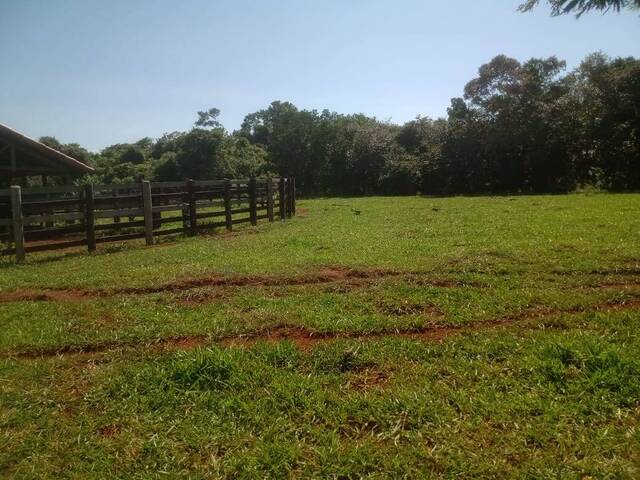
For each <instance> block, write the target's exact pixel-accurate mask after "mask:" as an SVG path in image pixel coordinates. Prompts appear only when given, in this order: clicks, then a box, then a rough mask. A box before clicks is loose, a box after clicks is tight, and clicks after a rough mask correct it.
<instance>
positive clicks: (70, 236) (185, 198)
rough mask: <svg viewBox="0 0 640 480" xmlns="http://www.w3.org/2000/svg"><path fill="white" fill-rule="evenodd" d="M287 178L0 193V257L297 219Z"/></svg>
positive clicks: (291, 184) (17, 189) (291, 183)
mask: <svg viewBox="0 0 640 480" xmlns="http://www.w3.org/2000/svg"><path fill="white" fill-rule="evenodd" d="M295 197H296V193H295V180H294V179H293V178H266V179H265V178H260V179H256V178H251V179H241V180H212V181H194V180H189V181H187V182H154V183H151V182H147V181H143V182H141V183H136V184H129V185H86V186H84V187H76V186H64V187H42V188H21V187H18V186H12V187H11V188H10V189H6V190H0V248H2V247H1V244H6V247H8V248H4V249H0V255H15V256H16V258H17V260H18V261H23V260H24V258H25V255H26V254H27V253H30V252H40V251H45V250H57V249H62V248H70V247H78V246H86V247H87V248H88V250H89V251H90V252H91V251H94V250H95V249H96V245H97V244H99V243H106V242H117V241H118V242H119V241H124V240H130V239H135V238H145V239H146V243H147V245H152V244H153V243H154V237H157V236H160V235H172V234H178V233H187V234H189V235H196V234H197V233H198V231H200V230H205V229H207V230H208V229H212V228H217V227H224V228H226V229H227V230H232V229H233V225H237V224H240V223H245V222H246V223H251V224H252V225H256V224H257V222H258V220H262V219H267V220H269V221H270V222H272V221H274V219H275V218H276V217H277V218H279V219H280V220H284V219H286V218H289V217H291V216H292V215H295V209H296V207H295V205H296V202H295Z"/></svg>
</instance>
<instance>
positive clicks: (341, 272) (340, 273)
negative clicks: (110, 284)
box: [0, 265, 487, 304]
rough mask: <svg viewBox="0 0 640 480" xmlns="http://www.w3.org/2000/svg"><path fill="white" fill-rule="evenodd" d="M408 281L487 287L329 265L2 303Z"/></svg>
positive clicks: (31, 293)
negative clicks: (293, 271) (297, 271)
mask: <svg viewBox="0 0 640 480" xmlns="http://www.w3.org/2000/svg"><path fill="white" fill-rule="evenodd" d="M393 277H398V278H405V279H408V280H409V281H413V282H416V283H418V284H420V285H423V286H432V287H441V288H458V287H474V288H484V287H486V286H487V285H484V284H481V283H479V282H466V281H460V280H454V279H450V278H442V277H435V276H434V277H433V278H429V277H427V274H426V273H424V272H406V271H400V270H385V269H355V268H348V267H342V266H336V265H332V266H327V267H324V268H321V269H319V270H318V271H317V272H313V273H307V274H300V275H294V276H259V275H245V276H221V275H213V276H207V277H201V278H187V279H184V280H178V281H175V282H171V283H166V284H162V285H158V286H153V287H125V288H116V289H81V288H43V289H34V288H27V289H18V290H14V291H11V292H5V293H0V304H1V303H14V302H80V301H83V300H89V299H95V298H105V297H112V296H117V295H150V294H154V293H169V294H170V293H179V292H183V291H187V290H193V289H196V288H201V287H220V288H224V287H289V286H304V285H318V284H329V283H340V282H342V283H351V284H353V285H354V286H357V284H358V283H359V282H368V281H375V280H379V279H384V278H393Z"/></svg>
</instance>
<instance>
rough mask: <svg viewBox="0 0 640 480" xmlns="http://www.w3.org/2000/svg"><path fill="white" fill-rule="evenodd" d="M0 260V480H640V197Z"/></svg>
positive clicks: (473, 201)
mask: <svg viewBox="0 0 640 480" xmlns="http://www.w3.org/2000/svg"><path fill="white" fill-rule="evenodd" d="M2 262H3V263H2V264H0V477H3V478H56V479H57V478H165V477H166V478H172V477H189V478H204V477H228V478H305V477H318V478H361V477H370V478H402V477H407V478H449V477H459V476H461V477H465V478H482V477H485V478H496V477H498V478H506V477H529V478H550V477H553V478H591V477H592V478H602V477H610V478H638V477H639V476H640V336H639V334H638V332H639V329H640V195H609V194H591V195H585V194H575V195H567V196H518V197H493V198H487V197H483V198H419V197H410V198H407V197H403V198H385V197H377V198H357V199H356V198H342V199H337V198H334V199H319V200H307V201H300V202H299V205H298V216H297V217H296V218H294V219H292V220H291V221H288V222H283V223H280V222H278V223H273V224H267V223H262V224H260V225H259V226H258V227H247V228H243V229H241V230H238V231H237V232H233V233H220V234H217V235H211V236H203V237H194V238H180V239H176V240H172V241H167V240H164V241H163V243H162V244H161V245H160V246H156V247H153V248H146V247H144V246H143V245H142V243H141V242H130V243H127V244H124V245H112V246H108V247H102V248H100V249H99V251H98V252H97V253H96V254H92V255H88V254H86V253H85V252H83V251H82V252H80V251H78V252H69V253H66V254H61V253H56V254H50V255H32V256H30V257H29V258H28V261H27V263H26V264H24V265H15V264H13V263H12V262H11V261H9V260H7V259H4V260H2Z"/></svg>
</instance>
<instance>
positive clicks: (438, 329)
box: [0, 298, 640, 358]
mask: <svg viewBox="0 0 640 480" xmlns="http://www.w3.org/2000/svg"><path fill="white" fill-rule="evenodd" d="M636 308H640V298H634V299H631V300H627V301H608V302H603V303H602V304H599V305H595V306H591V307H589V308H583V307H574V308H567V309H553V308H549V307H544V306H537V307H532V308H530V309H528V310H525V311H523V312H520V313H518V314H516V315H508V316H504V317H499V318H496V319H493V320H486V321H476V322H469V323H467V324H464V325H438V324H433V323H431V324H427V325H425V326H423V327H415V328H409V329H405V330H398V329H395V330H383V331H377V332H371V333H358V332H315V331H313V330H309V329H306V328H303V327H296V326H291V325H279V326H275V327H270V328H266V329H264V330H260V331H256V332H249V333H247V334H243V335H233V336H226V337H220V338H209V337H208V336H206V335H192V336H178V337H168V338H161V339H158V340H155V341H147V342H142V341H132V342H116V341H113V342H102V343H97V344H89V345H67V346H63V347H59V348H54V349H36V350H30V351H22V352H0V358H8V357H17V358H38V357H52V356H57V355H63V354H71V353H97V352H104V351H108V350H114V349H118V348H133V347H138V348H140V347H143V348H144V347H147V348H149V347H161V348H162V349H167V350H173V349H181V350H188V349H191V348H197V347H201V346H206V345H216V344H217V345H221V346H228V347H230V346H232V347H251V346H253V345H255V344H256V343H259V342H267V343H277V342H281V341H285V340H286V341H290V342H292V343H294V344H295V345H296V346H297V347H298V348H299V349H300V350H303V351H308V350H310V349H311V348H313V347H314V346H315V345H317V344H319V343H324V342H329V341H334V340H340V339H356V340H363V341H370V340H378V339H381V338H385V337H397V338H398V337H399V338H407V339H412V340H422V341H441V340H443V339H445V338H447V337H449V336H451V335H456V334H461V333H474V332H482V331H491V330H495V329H500V328H507V327H510V326H512V325H514V324H526V322H527V321H530V320H543V319H545V318H549V317H551V316H553V315H561V314H567V315H577V314H581V313H585V312H588V311H620V310H631V309H636ZM523 326H525V325H523ZM537 326H539V325H537ZM552 327H553V326H552V325H542V328H552Z"/></svg>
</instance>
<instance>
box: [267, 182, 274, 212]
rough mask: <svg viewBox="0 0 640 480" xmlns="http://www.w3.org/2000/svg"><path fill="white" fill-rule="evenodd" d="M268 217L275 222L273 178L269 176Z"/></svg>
mask: <svg viewBox="0 0 640 480" xmlns="http://www.w3.org/2000/svg"><path fill="white" fill-rule="evenodd" d="M267 218H268V219H269V221H270V222H273V179H272V178H271V177H269V178H267Z"/></svg>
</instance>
